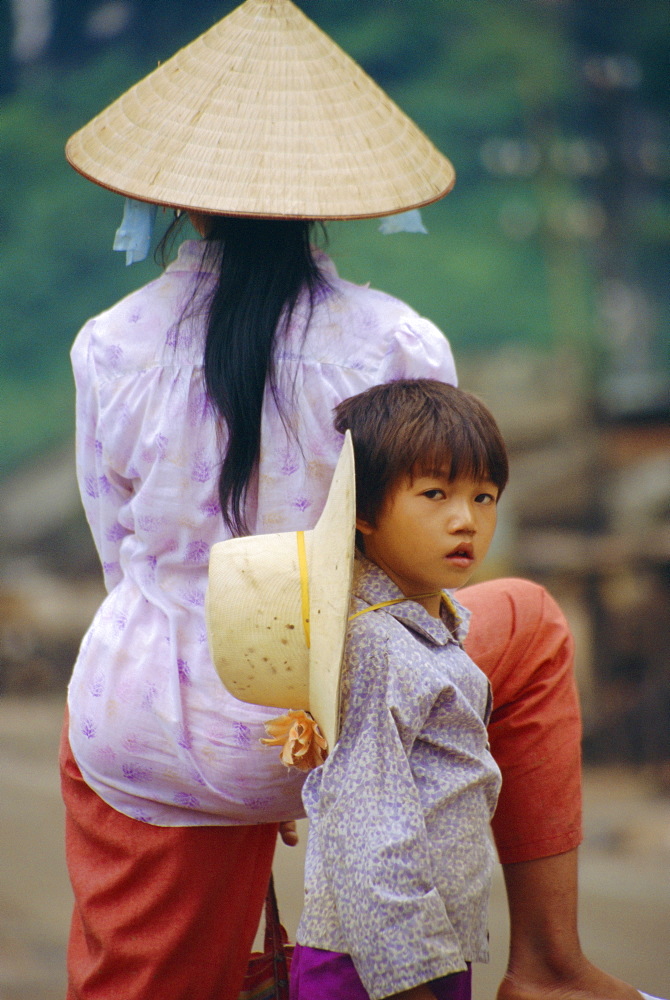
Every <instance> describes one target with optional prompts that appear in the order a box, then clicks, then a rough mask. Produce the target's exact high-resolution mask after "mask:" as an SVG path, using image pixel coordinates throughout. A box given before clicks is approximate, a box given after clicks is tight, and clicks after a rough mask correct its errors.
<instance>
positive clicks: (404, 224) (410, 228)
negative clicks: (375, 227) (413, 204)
mask: <svg viewBox="0 0 670 1000" xmlns="http://www.w3.org/2000/svg"><path fill="white" fill-rule="evenodd" d="M379 232H380V233H383V234H384V236H389V235H390V234H391V233H427V232H428V230H427V229H426V227H425V226H424V224H423V221H422V219H421V212H420V211H419V209H418V208H411V209H410V210H409V212H400V213H399V214H398V215H387V216H386V218H385V219H382V221H381V225H380V226H379Z"/></svg>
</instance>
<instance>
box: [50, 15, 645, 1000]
mask: <svg viewBox="0 0 670 1000" xmlns="http://www.w3.org/2000/svg"><path fill="white" fill-rule="evenodd" d="M67 157H68V159H69V161H70V162H71V163H72V165H73V166H74V167H75V168H76V169H77V170H79V171H80V172H81V173H82V174H83V175H84V176H86V177H88V178H89V179H91V180H93V181H95V182H96V183H98V184H101V185H103V186H105V187H107V188H109V189H111V190H113V191H116V192H119V193H121V194H123V195H125V196H127V197H128V198H129V199H133V200H132V202H129V203H128V210H127V213H126V218H125V220H124V225H123V226H122V228H121V230H120V231H119V234H118V242H117V245H118V246H120V247H122V248H124V249H126V251H127V255H128V257H129V259H133V258H134V257H137V256H140V255H141V253H142V247H141V245H142V244H143V243H144V244H146V243H147V242H148V229H147V221H148V219H149V218H150V216H151V213H152V211H155V208H153V209H152V206H156V205H164V206H171V207H173V208H175V209H177V210H181V211H182V212H184V211H185V212H187V213H188V214H189V215H190V218H191V220H192V222H193V223H194V225H195V227H196V228H197V229H198V230H199V231H200V232H201V234H202V237H203V239H202V241H185V242H184V243H182V245H181V247H180V248H179V253H178V256H177V259H176V260H175V261H173V262H172V263H171V264H169V265H168V266H167V268H166V269H165V271H164V273H163V274H162V275H161V277H159V278H158V279H157V280H156V281H153V282H151V283H150V284H149V285H147V286H145V287H144V288H141V289H140V290H139V291H137V292H135V293H134V294H132V295H130V296H128V297H127V298H126V299H124V300H123V301H121V302H119V303H118V304H117V305H115V306H113V307H112V308H111V309H109V310H108V311H107V312H105V313H103V314H101V315H99V316H97V317H96V318H94V319H92V320H90V321H89V322H88V323H87V324H86V325H85V326H84V328H83V329H82V330H81V332H80V333H79V335H78V337H77V339H76V341H75V344H74V347H73V350H72V362H73V367H74V373H75V380H76V385H77V470H78V476H79V481H80V487H81V493H82V499H83V503H84V506H85V509H86V513H87V517H88V520H89V523H90V526H91V530H92V532H93V536H94V538H95V542H96V545H97V547H98V551H99V554H100V558H101V562H102V566H103V570H104V574H105V582H106V586H107V590H108V596H107V598H106V599H105V601H104V602H103V604H102V605H101V607H100V609H99V611H98V613H97V615H96V617H95V619H94V621H93V623H92V624H91V627H90V629H89V631H88V633H87V635H86V637H85V638H84V641H83V643H82V647H81V650H80V654H79V657H78V659H77V662H76V665H75V668H74V672H73V676H72V680H71V683H70V686H69V693H68V713H69V718H68V721H67V724H66V727H65V729H64V734H63V744H62V753H61V765H62V774H63V794H64V800H65V805H66V817H67V860H68V866H69V871H70V876H71V880H72V885H73V890H74V896H75V908H74V916H73V921H72V928H71V935H70V945H69V952H68V966H69V972H68V975H69V993H68V997H69V998H71V1000H74V998H82V1000H83V998H86V1000H103V998H104V1000H111V998H115V1000H116V998H123V1000H177V998H179V1000H233V998H236V997H237V995H238V993H239V989H240V983H241V980H242V977H243V973H244V969H245V967H246V963H247V957H248V953H249V950H250V947H251V943H252V940H253V937H254V935H255V932H256V927H257V924H258V919H259V915H260V912H261V909H262V904H263V900H264V898H265V892H266V887H267V882H268V878H269V872H270V866H271V862H272V855H273V851H274V845H275V841H276V836H277V829H278V824H284V827H283V831H284V835H285V837H286V838H287V840H289V841H290V840H291V839H292V837H294V835H293V834H292V833H291V829H290V821H291V820H293V819H295V818H296V817H298V816H300V815H302V805H301V801H300V788H301V775H300V773H299V772H295V773H291V772H289V771H287V770H286V769H285V768H284V766H283V765H282V764H281V763H280V761H279V759H278V758H276V757H275V755H274V754H270V753H269V752H268V751H267V748H263V747H262V746H261V744H260V737H262V736H263V735H264V727H263V723H264V721H266V720H267V719H269V718H270V717H271V716H272V715H273V714H275V715H276V712H274V713H273V712H272V710H269V711H268V710H265V709H260V708H258V707H256V706H253V705H247V704H243V703H242V702H240V701H237V700H235V699H233V698H232V697H231V696H230V695H229V694H228V693H227V691H226V690H225V689H224V687H223V685H222V683H221V681H220V679H219V677H218V675H217V673H216V671H215V670H214V667H213V665H212V661H211V658H210V654H209V651H208V646H207V639H206V634H205V624H204V610H203V606H204V595H205V588H206V582H207V565H208V557H209V551H210V548H211V547H212V545H213V544H214V543H216V542H218V541H221V540H223V539H226V538H228V537H230V536H232V535H241V534H245V533H253V534H261V533H271V532H282V531H302V530H309V529H311V528H313V527H314V525H315V524H316V522H317V520H318V518H319V515H320V513H321V510H322V508H323V505H324V502H325V499H326V496H327V493H328V489H329V485H330V481H331V478H332V474H333V469H334V467H335V463H336V460H337V456H338V453H339V450H340V447H341V438H340V437H339V435H337V434H335V432H334V431H333V429H332V411H333V408H334V407H335V406H336V405H337V404H338V403H339V402H341V401H342V400H343V399H345V398H347V397H349V396H351V395H354V394H356V393H357V392H360V391H361V390H363V389H365V388H366V387H367V386H369V385H371V384H375V383H381V382H385V381H388V380H391V379H394V378H398V377H402V376H405V377H426V376H427V377H432V378H436V379H441V380H443V381H447V382H452V383H454V382H455V380H456V373H455V369H454V365H453V359H452V356H451V352H450V349H449V345H448V343H447V341H446V339H445V338H444V336H443V335H442V334H441V333H440V331H438V330H437V329H436V328H435V327H434V326H433V325H432V324H431V323H430V322H429V321H428V320H426V319H423V318H421V317H419V316H417V315H416V313H415V312H414V311H413V310H412V309H411V308H410V307H409V306H407V305H405V304H404V303H402V302H399V301H398V300H397V299H394V298H392V297H391V296H388V295H385V294H383V293H381V292H377V291H374V290H372V289H369V288H367V287H357V286H354V285H351V284H349V283H348V282H346V281H343V280H342V279H341V278H340V277H339V276H338V274H337V271H336V269H335V267H334V265H333V263H332V262H331V261H330V259H329V258H328V257H327V256H326V255H325V254H324V253H323V252H321V251H319V250H317V249H315V246H314V243H313V240H312V227H313V223H314V221H316V220H328V219H354V218H364V217H372V216H394V215H396V214H398V213H403V212H406V211H408V210H414V209H417V208H419V207H421V206H422V205H427V204H429V203H430V202H432V201H435V200H436V199H438V198H440V197H442V196H443V195H445V194H447V193H448V191H449V190H450V189H451V187H452V185H453V182H454V171H453V168H452V166H451V164H450V163H449V161H448V160H447V159H446V158H445V157H444V156H442V155H441V154H440V153H439V152H438V151H437V150H436V149H435V147H434V146H433V145H432V144H431V143H430V141H429V140H428V139H427V138H426V136H425V135H423V133H422V132H420V130H419V129H418V128H417V127H416V126H415V125H414V123H413V122H411V121H410V120H409V119H408V118H407V117H406V115H404V114H403V112H402V111H401V110H400V109H399V108H397V107H396V105H395V104H393V102H391V101H390V100H389V98H388V97H387V96H386V95H385V94H384V93H383V91H381V90H380V89H379V88H378V87H377V86H376V84H375V83H374V82H373V81H372V80H371V79H370V78H369V77H368V76H366V75H365V74H364V73H363V71H362V70H361V69H360V68H359V67H358V66H356V65H355V64H354V63H353V62H352V61H351V60H350V59H349V57H348V56H346V54H345V53H343V52H342V51H341V50H340V49H339V48H338V47H337V46H336V45H335V44H334V43H333V42H332V41H331V40H330V39H329V38H328V37H327V36H326V35H324V34H323V33H322V32H321V31H320V30H319V29H318V28H317V27H316V26H315V25H314V24H313V23H312V22H311V21H309V20H308V19H307V18H306V17H305V16H304V15H303V14H302V13H301V12H300V11H299V10H298V9H297V8H296V7H295V6H294V5H293V4H292V3H291V2H290V0H246V2H245V3H243V4H242V5H241V6H240V7H238V8H236V9H235V10H234V11H233V12H232V13H231V14H230V15H228V17H226V18H224V19H223V20H222V21H221V22H219V23H218V24H216V25H214V27H213V28H211V29H210V30H209V31H208V32H206V33H205V34H204V35H202V36H201V37H200V38H198V39H196V40H195V41H194V42H193V43H191V44H190V45H188V46H187V47H186V48H184V49H182V50H181V51H180V52H178V53H177V54H176V55H175V56H174V57H173V58H172V59H170V60H169V61H167V62H165V63H164V64H162V65H161V66H160V67H159V68H158V69H156V70H155V71H154V72H152V73H151V74H150V75H149V76H148V77H146V78H145V79H143V80H142V81H140V82H139V83H138V84H137V85H136V86H134V87H133V88H131V89H130V90H129V91H128V92H127V93H125V94H124V95H122V96H121V97H120V98H119V99H118V100H117V101H115V102H114V103H113V104H112V105H110V107H108V108H107V109H105V110H104V111H103V112H102V113H101V114H100V115H98V116H97V117H96V118H95V119H93V121H91V122H90V123H89V124H88V125H86V126H85V127H84V128H83V129H81V130H80V131H79V132H78V133H76V134H75V135H74V136H73V137H72V138H71V139H70V141H69V143H68V145H67ZM460 598H461V600H462V602H463V603H464V604H466V605H468V606H469V607H470V608H471V609H473V610H474V623H473V626H472V630H471V633H470V639H469V646H468V649H469V652H470V654H471V655H472V657H473V659H474V660H475V661H476V662H477V663H478V664H479V665H480V666H481V667H482V669H483V670H484V671H485V672H486V673H487V674H488V675H489V677H490V678H491V682H492V685H493V690H494V699H495V704H496V706H497V707H496V711H495V712H494V715H493V721H492V725H491V730H490V735H491V745H492V748H493V752H494V754H495V755H496V757H497V760H498V763H499V764H500V767H501V769H502V771H503V775H504V786H503V795H502V797H501V802H500V807H499V810H498V814H497V817H496V821H495V824H496V825H495V836H496V841H497V845H498V850H499V853H500V857H501V860H502V862H503V864H504V866H505V872H506V877H507V883H508V892H509V899H510V907H511V916H512V941H513V949H512V955H511V960H510V975H509V977H508V978H507V979H506V980H505V982H504V983H503V985H502V986H501V988H500V993H499V997H500V998H501V1000H534V998H538V1000H540V998H542V997H545V996H549V995H550V993H551V990H552V989H554V988H555V989H556V990H559V991H560V989H563V992H562V993H560V995H561V996H562V997H565V998H569V997H572V996H574V997H576V996H579V997H580V998H583V1000H617V998H619V1000H637V998H638V997H639V995H638V994H637V992H636V991H635V990H632V989H631V988H630V987H627V986H626V985H625V984H622V983H620V982H618V981H617V980H613V979H611V978H610V977H609V976H607V975H605V974H604V973H601V972H599V970H596V969H594V968H593V967H592V966H590V965H589V963H587V961H586V959H585V958H584V957H583V955H582V953H581V950H580V948H579V939H578V936H577V930H576V874H575V873H576V848H577V845H578V843H579V841H580V838H581V833H580V763H579V742H580V728H579V711H578V705H577V699H576V693H575V687H574V681H573V676H572V665H571V651H572V644H571V639H570V636H569V633H568V630H567V626H566V624H565V620H564V618H563V616H562V615H561V613H560V611H559V609H558V608H557V607H556V606H555V604H554V602H553V601H552V599H551V598H550V597H549V595H548V594H546V592H545V591H543V590H542V589H541V588H539V587H536V586H534V585H532V584H528V583H525V582H523V581H496V582H492V583H486V584H480V585H479V586H476V587H472V588H467V589H465V590H464V591H463V592H462V593H461V595H460ZM580 990H581V992H579V991H580ZM408 995H409V994H408Z"/></svg>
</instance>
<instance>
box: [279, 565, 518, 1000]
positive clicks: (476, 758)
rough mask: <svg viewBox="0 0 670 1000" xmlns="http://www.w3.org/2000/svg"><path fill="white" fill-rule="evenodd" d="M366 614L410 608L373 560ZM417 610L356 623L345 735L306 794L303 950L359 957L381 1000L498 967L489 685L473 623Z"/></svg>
mask: <svg viewBox="0 0 670 1000" xmlns="http://www.w3.org/2000/svg"><path fill="white" fill-rule="evenodd" d="M357 569H358V573H357V578H356V581H355V584H354V597H353V600H352V612H356V611H360V610H361V609H362V608H366V607H369V606H370V605H374V604H377V603H380V602H382V601H388V600H393V599H395V598H398V597H402V593H401V591H400V590H399V589H398V587H397V586H396V585H395V584H394V583H393V582H392V581H391V580H390V579H389V578H388V577H387V576H386V574H385V573H384V572H383V571H382V570H381V569H379V567H377V566H375V565H374V564H373V563H371V562H368V561H367V560H360V561H359V562H358V564H357ZM451 604H452V607H451V610H450V611H449V610H447V609H446V608H445V607H444V606H443V612H444V614H443V618H442V619H437V618H433V617H432V616H431V615H429V614H428V612H427V611H426V610H425V609H424V608H423V607H421V605H419V604H417V603H416V602H414V601H403V602H402V603H400V604H394V605H391V606H389V607H386V608H382V609H379V610H377V611H369V612H367V613H365V614H362V615H360V616H359V617H357V618H355V619H354V620H353V621H352V622H351V623H350V625H349V635H348V640H347V651H346V662H345V670H344V676H343V682H342V711H343V719H342V731H341V734H340V738H339V740H338V742H337V743H336V745H335V747H334V749H333V751H332V753H331V754H330V756H329V757H328V759H327V760H326V762H325V764H324V765H323V766H322V767H320V768H317V769H316V770H314V771H311V772H310V773H309V776H308V778H307V780H306V782H305V787H304V789H303V799H304V802H305V808H306V810H307V814H308V816H309V820H310V828H309V840H308V844H307V860H306V865H305V904H304V910H303V915H302V918H301V921H300V926H299V928H298V934H297V938H298V941H299V942H300V943H301V944H303V945H309V946H310V947H313V948H323V949H326V950H327V951H336V952H344V953H346V954H348V955H351V958H352V960H353V962H354V965H355V967H356V971H357V972H358V974H359V976H360V977H361V980H362V982H363V985H364V986H365V988H366V990H367V991H368V993H369V994H370V997H371V1000H376V998H379V997H386V996H388V995H389V994H391V993H398V992H400V991H401V990H405V989H410V988H411V987H413V986H418V985H419V984H420V983H425V982H429V981H430V980H431V979H437V978H439V977H440V976H446V975H449V974H450V973H452V972H458V971H459V970H462V969H465V963H466V962H469V961H486V960H487V958H488V941H487V907H488V897H489V888H490V880H491V873H492V869H493V863H494V850H493V846H492V843H491V839H490V835H489V821H490V819H491V816H492V815H493V811H494V809H495V805H496V801H497V796H498V791H499V788H500V771H499V770H498V766H497V765H496V763H495V761H494V760H493V758H492V756H491V754H490V752H489V747H488V738H487V733H486V723H487V721H488V718H489V715H490V710H491V695H490V687H489V682H488V680H487V678H486V676H485V675H484V674H483V673H482V671H481V670H480V669H479V667H477V666H476V665H475V664H474V663H473V661H472V660H471V659H470V657H469V656H468V655H467V653H466V652H465V651H464V650H463V648H462V645H461V643H462V642H463V640H464V638H465V634H466V632H467V624H468V620H469V613H468V612H467V611H466V610H465V609H464V608H463V607H461V606H460V605H459V604H457V603H456V601H454V600H453V598H452V599H451Z"/></svg>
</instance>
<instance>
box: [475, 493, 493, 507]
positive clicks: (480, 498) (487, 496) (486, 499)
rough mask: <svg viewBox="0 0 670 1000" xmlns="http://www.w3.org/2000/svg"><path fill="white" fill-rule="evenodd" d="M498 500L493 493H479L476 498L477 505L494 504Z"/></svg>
mask: <svg viewBox="0 0 670 1000" xmlns="http://www.w3.org/2000/svg"><path fill="white" fill-rule="evenodd" d="M497 499H498V498H497V497H496V496H494V495H493V493H478V494H477V496H476V497H475V503H480V504H492V503H495V502H496V500H497Z"/></svg>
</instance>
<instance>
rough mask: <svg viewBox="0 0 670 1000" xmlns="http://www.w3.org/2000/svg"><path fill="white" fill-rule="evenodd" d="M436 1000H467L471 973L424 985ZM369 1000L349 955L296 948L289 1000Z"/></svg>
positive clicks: (458, 974) (470, 990) (436, 980)
mask: <svg viewBox="0 0 670 1000" xmlns="http://www.w3.org/2000/svg"><path fill="white" fill-rule="evenodd" d="M427 985H428V986H430V988H431V990H432V991H433V993H434V994H435V997H436V1000H471V998H472V970H471V968H470V965H469V964H468V967H467V970H466V971H465V972H454V973H453V975H451V976H442V978H441V979H433V980H431V982H429V983H428V984H427ZM326 998H327V1000H370V997H369V994H368V992H367V990H366V989H365V987H364V986H363V983H362V982H361V980H360V978H359V975H358V973H357V972H356V969H355V968H354V963H353V962H352V960H351V957H350V956H349V955H343V954H342V953H341V952H339V951H322V950H321V949H320V948H308V947H307V946H306V945H300V944H297V945H296V946H295V950H294V952H293V958H292V959H291V998H290V1000H326Z"/></svg>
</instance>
